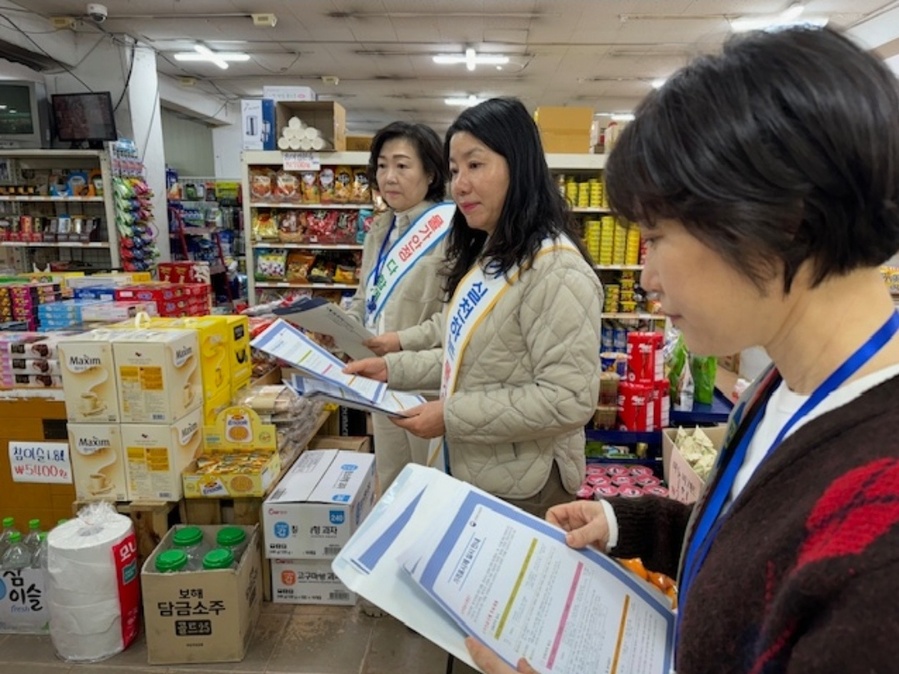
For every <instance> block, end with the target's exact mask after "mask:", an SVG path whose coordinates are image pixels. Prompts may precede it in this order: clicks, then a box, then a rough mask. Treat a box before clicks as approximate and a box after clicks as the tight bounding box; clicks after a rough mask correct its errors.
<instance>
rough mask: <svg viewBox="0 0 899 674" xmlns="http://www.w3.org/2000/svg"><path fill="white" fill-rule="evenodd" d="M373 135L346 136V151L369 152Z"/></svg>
mask: <svg viewBox="0 0 899 674" xmlns="http://www.w3.org/2000/svg"><path fill="white" fill-rule="evenodd" d="M374 139H375V137H374V136H347V137H346V149H347V152H371V142H372V141H373V140H374Z"/></svg>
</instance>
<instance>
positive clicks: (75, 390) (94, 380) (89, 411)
mask: <svg viewBox="0 0 899 674" xmlns="http://www.w3.org/2000/svg"><path fill="white" fill-rule="evenodd" d="M109 340H110V335H109V333H103V332H99V331H97V332H88V333H85V334H83V335H78V336H77V337H67V338H65V339H63V340H62V341H60V343H59V365H60V369H61V370H62V388H63V394H64V395H65V400H66V417H67V418H68V420H69V421H70V422H73V423H87V424H99V423H115V422H117V421H118V420H119V396H118V389H117V387H116V376H115V373H116V370H115V360H114V359H113V353H112V344H110V341H109Z"/></svg>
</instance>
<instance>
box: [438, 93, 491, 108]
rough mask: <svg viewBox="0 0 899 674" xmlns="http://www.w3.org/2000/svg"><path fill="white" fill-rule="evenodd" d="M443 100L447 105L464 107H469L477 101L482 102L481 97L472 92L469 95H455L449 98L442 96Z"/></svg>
mask: <svg viewBox="0 0 899 674" xmlns="http://www.w3.org/2000/svg"><path fill="white" fill-rule="evenodd" d="M443 102H444V103H446V104H447V105H460V106H463V107H466V108H470V107H471V106H473V105H477V104H478V103H483V102H484V99H483V98H478V97H477V96H475V95H474V94H470V95H469V96H456V97H450V98H444V99H443Z"/></svg>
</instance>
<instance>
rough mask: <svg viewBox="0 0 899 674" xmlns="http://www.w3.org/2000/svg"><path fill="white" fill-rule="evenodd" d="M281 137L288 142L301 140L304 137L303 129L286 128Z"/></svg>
mask: <svg viewBox="0 0 899 674" xmlns="http://www.w3.org/2000/svg"><path fill="white" fill-rule="evenodd" d="M281 135H282V136H284V137H285V138H286V139H287V140H292V139H294V138H296V139H297V140H299V139H300V138H302V137H303V130H302V129H291V128H290V127H289V126H285V127H284V131H283V132H282V133H281Z"/></svg>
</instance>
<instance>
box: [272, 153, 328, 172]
mask: <svg viewBox="0 0 899 674" xmlns="http://www.w3.org/2000/svg"><path fill="white" fill-rule="evenodd" d="M281 158H282V161H283V163H284V170H285V171H320V170H321V167H322V161H321V156H320V155H319V154H318V153H317V152H285V153H284V154H282V155H281Z"/></svg>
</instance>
